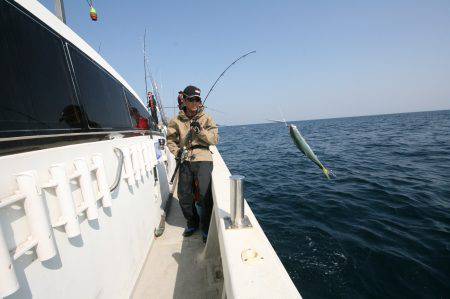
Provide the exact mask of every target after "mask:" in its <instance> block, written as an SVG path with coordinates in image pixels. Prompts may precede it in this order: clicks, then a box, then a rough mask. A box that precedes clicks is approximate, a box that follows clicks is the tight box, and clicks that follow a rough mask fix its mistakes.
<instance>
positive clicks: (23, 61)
mask: <svg viewBox="0 0 450 299" xmlns="http://www.w3.org/2000/svg"><path fill="white" fill-rule="evenodd" d="M80 119H81V115H80V109H79V106H77V103H76V100H75V97H74V93H73V86H72V81H71V77H70V73H69V69H68V65H67V61H66V57H65V54H64V49H63V43H62V40H61V39H60V38H59V37H57V36H56V35H54V34H53V33H52V32H50V31H49V30H47V29H46V28H44V27H43V26H42V25H41V24H39V23H37V22H36V21H34V20H32V19H31V18H30V17H28V16H27V15H25V14H24V13H23V12H21V11H20V10H18V9H17V8H16V7H14V6H12V5H11V4H9V3H8V2H6V1H3V0H1V1H0V136H1V137H6V136H14V135H29V134H33V133H36V132H37V131H43V130H44V131H47V132H56V133H58V132H61V130H68V129H79V128H81V122H80ZM30 130H33V131H34V132H30Z"/></svg>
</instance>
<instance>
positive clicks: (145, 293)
mask: <svg viewBox="0 0 450 299" xmlns="http://www.w3.org/2000/svg"><path fill="white" fill-rule="evenodd" d="M172 200H173V202H172V205H171V209H170V213H169V217H168V218H167V223H166V228H165V231H164V234H163V235H162V236H161V237H159V238H157V239H156V240H155V241H154V243H153V246H152V248H151V250H150V252H149V254H148V256H147V259H146V261H145V264H144V266H143V268H142V271H141V274H140V276H139V279H138V281H137V283H136V285H135V287H134V291H133V294H132V296H131V298H133V299H144V298H145V299H146V298H208V299H209V298H220V297H221V296H220V295H221V288H222V281H223V279H222V277H221V270H220V268H221V266H220V260H219V261H210V260H205V259H204V258H203V250H204V248H205V245H204V244H203V242H202V238H201V235H200V232H196V233H195V234H194V235H193V236H191V237H189V238H184V237H183V236H182V233H183V230H184V227H185V225H186V221H185V219H184V217H183V214H182V213H181V209H180V205H179V204H178V200H177V199H176V198H175V197H174V198H173V199H172Z"/></svg>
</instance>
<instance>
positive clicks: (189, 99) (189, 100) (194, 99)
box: [187, 97, 202, 103]
mask: <svg viewBox="0 0 450 299" xmlns="http://www.w3.org/2000/svg"><path fill="white" fill-rule="evenodd" d="M187 101H188V102H191V103H193V102H197V103H198V102H201V101H202V99H200V98H199V97H191V98H188V99H187Z"/></svg>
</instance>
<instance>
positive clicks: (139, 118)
mask: <svg viewBox="0 0 450 299" xmlns="http://www.w3.org/2000/svg"><path fill="white" fill-rule="evenodd" d="M125 95H126V97H127V100H128V106H129V111H130V117H131V122H132V124H133V128H136V129H140V130H149V128H150V125H151V123H150V121H151V120H150V114H149V113H148V111H147V109H145V107H144V106H143V105H142V104H141V102H140V101H139V100H138V99H136V97H135V96H133V95H132V94H131V92H129V91H128V90H126V91H125Z"/></svg>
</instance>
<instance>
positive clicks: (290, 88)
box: [40, 0, 450, 124]
mask: <svg viewBox="0 0 450 299" xmlns="http://www.w3.org/2000/svg"><path fill="white" fill-rule="evenodd" d="M53 1H54V0H40V2H41V3H43V4H44V5H45V6H46V7H47V8H49V9H51V10H53ZM65 6H66V16H67V21H68V22H67V23H68V25H69V26H70V27H71V28H72V29H73V30H74V31H75V32H77V33H78V34H79V35H80V36H81V37H83V38H84V39H85V40H86V41H87V42H88V43H89V44H91V45H92V46H93V47H94V48H96V49H97V48H98V47H99V45H100V44H101V54H102V55H103V56H104V57H105V59H106V60H107V61H108V62H109V63H110V64H111V65H112V66H113V67H114V68H115V69H116V70H117V71H118V72H119V73H120V74H121V75H122V76H123V77H124V78H125V79H126V80H127V81H128V82H129V83H130V84H131V86H132V87H133V88H134V89H135V90H136V91H137V92H138V93H139V94H140V95H141V97H143V96H144V90H145V88H144V73H143V56H142V37H143V33H144V28H147V30H148V41H149V43H148V44H149V46H150V60H151V65H150V66H151V69H152V71H153V75H154V77H155V78H156V79H157V81H158V82H159V84H160V85H162V95H163V100H164V105H165V106H173V105H174V103H175V100H176V95H177V91H178V90H181V89H183V88H184V87H185V86H186V85H188V84H194V85H197V86H198V87H200V88H201V89H202V91H203V92H204V93H205V94H206V92H207V90H208V89H209V87H210V86H211V84H212V83H213V82H214V80H215V79H216V77H217V76H218V75H219V74H220V73H221V72H222V71H223V69H224V68H225V67H226V66H227V65H228V64H229V63H231V62H232V61H233V60H234V59H235V58H236V57H238V56H240V55H241V54H243V53H245V52H247V51H250V50H256V51H257V52H256V54H253V55H252V56H249V57H247V58H245V59H244V60H242V61H241V62H240V63H239V64H237V65H235V66H234V67H233V68H231V69H230V70H229V71H228V72H227V73H226V75H225V77H224V78H222V80H221V81H220V82H219V84H218V86H217V87H216V88H215V90H214V91H213V93H212V94H211V95H210V98H209V99H208V102H207V106H211V108H214V109H219V110H222V111H225V112H226V113H218V112H214V111H211V110H210V111H209V113H210V114H211V115H213V116H214V117H215V118H216V120H217V122H218V123H220V124H243V123H259V122H266V121H265V120H266V119H267V118H272V119H273V118H275V119H279V118H280V116H279V112H278V107H280V108H281V109H282V110H283V111H284V114H285V117H286V118H287V119H289V120H304V119H317V118H329V117H342V116H356V115H370V114H382V113H396V112H410V111H424V110H439V109H450V1H308V2H306V1H250V0H246V1H168V0H166V1H123V0H122V1H118V0H97V1H94V6H95V7H96V9H97V12H98V14H99V21H98V22H97V23H95V22H92V21H90V19H89V8H88V5H87V3H86V1H83V0H77V1H74V0H70V1H69V0H66V1H65ZM205 94H204V95H205ZM167 112H168V114H169V115H170V116H171V115H172V114H173V109H168V111H167Z"/></svg>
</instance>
